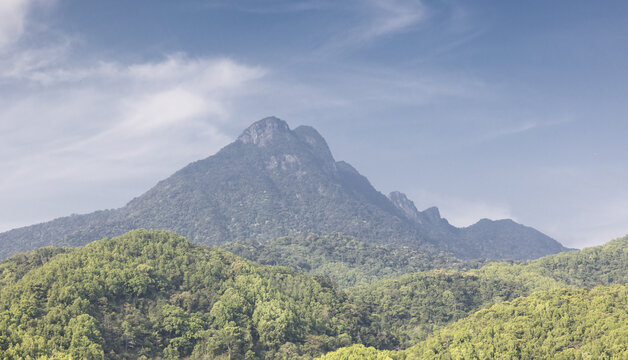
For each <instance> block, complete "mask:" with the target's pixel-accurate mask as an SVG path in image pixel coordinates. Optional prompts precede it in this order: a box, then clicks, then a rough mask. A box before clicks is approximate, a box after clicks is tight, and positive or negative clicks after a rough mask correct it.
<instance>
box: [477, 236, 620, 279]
mask: <svg viewBox="0 0 628 360" xmlns="http://www.w3.org/2000/svg"><path fill="white" fill-rule="evenodd" d="M473 272H474V273H476V274H479V275H481V276H486V277H493V278H500V279H503V280H516V281H519V282H522V283H524V284H525V285H526V287H528V288H529V289H531V290H548V289H552V288H556V287H564V286H577V287H582V286H589V287H592V286H597V285H611V284H626V283H628V236H625V237H622V238H619V239H615V240H613V241H609V242H608V243H606V244H604V245H600V246H594V247H590V248H585V249H582V250H579V251H570V252H565V253H561V254H555V255H550V256H546V257H543V258H540V259H537V260H531V261H527V262H525V263H521V264H510V263H505V262H495V263H490V264H487V265H486V266H483V267H481V268H480V269H477V270H473Z"/></svg>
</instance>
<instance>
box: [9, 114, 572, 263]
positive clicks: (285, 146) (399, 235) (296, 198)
mask: <svg viewBox="0 0 628 360" xmlns="http://www.w3.org/2000/svg"><path fill="white" fill-rule="evenodd" d="M399 194H400V193H399ZM401 195H402V194H401ZM404 201H405V202H406V203H405V204H403V202H404ZM404 205H405V207H404ZM410 205H411V206H410ZM413 211H414V212H416V214H415V215H416V216H413V215H412V214H413ZM136 228H156V229H164V230H172V231H175V232H177V233H179V234H181V235H184V236H186V237H187V238H188V239H190V240H192V241H194V242H197V243H202V244H212V245H216V244H219V243H223V242H228V241H234V240H256V241H260V242H264V241H268V240H271V239H275V238H278V237H282V236H292V235H296V234H300V233H321V234H324V233H335V232H342V233H346V234H349V235H353V236H356V237H359V238H361V239H363V240H365V241H368V242H370V243H378V244H387V245H394V246H410V247H414V248H417V249H421V250H424V251H433V252H436V253H438V252H441V251H449V252H452V253H453V254H454V255H456V256H458V257H463V258H492V259H528V258H535V257H539V256H542V255H546V254H551V253H556V252H560V251H564V250H565V248H563V247H562V246H561V245H560V244H559V243H558V242H556V241H555V240H553V239H551V238H549V237H546V236H544V235H542V234H540V233H538V232H536V231H531V230H530V229H529V228H525V227H522V226H521V225H518V224H515V223H514V222H495V223H493V222H484V223H482V224H478V225H477V226H474V227H471V228H463V229H458V228H455V227H453V226H451V225H449V223H447V221H446V220H445V219H442V218H441V217H440V214H439V213H438V210H437V209H436V208H431V209H428V210H426V211H424V212H418V211H416V208H415V207H414V204H411V202H410V201H409V200H408V199H407V198H406V197H405V196H397V197H394V196H391V198H390V199H389V198H388V197H386V196H384V195H383V194H381V193H380V192H378V191H377V190H375V189H374V188H373V186H371V184H370V183H369V181H368V180H367V179H366V178H365V177H364V176H362V175H361V174H360V173H359V172H358V171H357V170H355V169H354V168H353V167H352V166H351V165H349V164H347V163H345V162H342V161H335V159H334V158H333V156H332V154H331V152H330V150H329V148H328V146H327V144H326V142H325V140H324V139H323V138H322V136H321V135H320V134H319V133H318V132H317V131H316V130H314V129H313V128H311V127H307V126H300V127H298V128H296V129H294V130H291V129H290V128H289V127H288V125H287V124H286V123H285V122H284V121H282V120H279V119H277V118H266V119H263V120H260V121H258V122H256V123H254V124H253V125H251V126H250V127H249V128H248V129H246V130H245V131H244V132H243V133H242V135H240V137H239V138H238V139H237V140H236V141H235V142H234V143H232V144H230V145H228V146H226V147H225V148H223V149H222V150H221V151H219V152H218V153H217V154H215V155H213V156H210V157H209V158H206V159H204V160H200V161H196V162H194V163H191V164H189V165H188V166H186V167H184V168H183V169H181V170H179V171H177V172H176V173H175V174H173V175H172V176H170V177H169V178H167V179H165V180H163V181H161V182H159V183H158V184H157V185H156V186H155V187H153V188H152V189H150V190H149V191H148V192H146V193H145V194H143V195H141V196H139V197H138V198H135V199H133V200H132V201H131V202H129V203H128V204H127V205H126V206H124V207H122V208H120V209H116V210H105V211H97V212H94V213H91V214H87V215H75V216H69V217H65V218H60V219H56V220H53V221H51V222H47V223H43V224H38V225H33V226H28V227H24V228H19V229H14V230H11V231H8V232H5V233H1V234H0V258H6V257H8V256H9V255H11V254H13V253H16V252H19V251H28V250H32V249H35V248H38V247H42V246H48V245H57V246H78V245H84V244H86V243H88V242H90V241H94V240H97V239H100V238H102V237H105V236H107V237H111V236H117V235H121V234H123V233H125V232H127V231H130V230H132V229H136Z"/></svg>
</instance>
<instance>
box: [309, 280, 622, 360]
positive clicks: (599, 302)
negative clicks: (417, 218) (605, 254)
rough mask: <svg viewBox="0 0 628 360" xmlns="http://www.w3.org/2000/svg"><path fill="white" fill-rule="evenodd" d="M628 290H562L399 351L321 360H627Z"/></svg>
mask: <svg viewBox="0 0 628 360" xmlns="http://www.w3.org/2000/svg"><path fill="white" fill-rule="evenodd" d="M626 358H628V286H627V285H613V286H610V287H606V286H598V287H595V288H593V289H591V288H583V289H559V290H553V291H550V292H544V293H538V294H535V295H532V296H529V297H522V298H518V299H516V300H513V301H512V302H504V303H500V304H496V305H493V306H492V307H491V308H489V309H483V310H480V311H478V312H477V313H475V314H473V315H472V316H470V317H468V318H465V319H463V320H460V321H458V322H456V323H454V324H451V325H449V326H447V327H446V328H444V329H442V330H441V331H438V332H437V333H435V334H433V335H431V336H430V337H429V338H428V339H426V340H425V341H423V342H420V343H418V344H417V345H415V346H413V347H411V348H409V349H407V350H405V351H399V352H393V351H377V350H375V349H374V348H367V347H365V346H363V345H354V346H351V347H349V348H344V349H340V350H338V351H335V352H332V353H329V354H326V355H324V356H322V357H321V358H320V359H323V360H336V359H343V360H345V359H377V360H380V359H396V360H397V359H398V360H402V359H408V360H411V359H626Z"/></svg>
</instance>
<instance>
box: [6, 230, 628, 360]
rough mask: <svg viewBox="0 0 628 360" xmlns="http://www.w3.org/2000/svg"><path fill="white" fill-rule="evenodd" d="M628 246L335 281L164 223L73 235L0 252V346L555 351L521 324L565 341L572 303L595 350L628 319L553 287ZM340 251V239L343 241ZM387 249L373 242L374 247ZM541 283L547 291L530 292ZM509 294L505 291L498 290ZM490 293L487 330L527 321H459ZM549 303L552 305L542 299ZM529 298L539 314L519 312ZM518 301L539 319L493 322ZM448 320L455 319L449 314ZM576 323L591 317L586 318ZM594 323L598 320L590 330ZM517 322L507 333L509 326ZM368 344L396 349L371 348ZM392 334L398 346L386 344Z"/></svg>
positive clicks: (286, 353) (622, 265)
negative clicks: (187, 235)
mask: <svg viewBox="0 0 628 360" xmlns="http://www.w3.org/2000/svg"><path fill="white" fill-rule="evenodd" d="M347 240H349V241H347ZM281 241H286V243H287V244H288V245H289V246H292V247H294V251H293V252H292V253H290V252H287V254H288V255H287V258H289V259H291V258H292V256H293V255H294V256H296V258H294V259H291V260H290V261H297V259H298V256H301V255H300V254H302V250H303V249H302V248H300V247H301V246H303V247H304V248H305V249H310V248H311V249H319V250H321V254H320V255H315V256H314V257H312V259H315V258H317V256H320V259H322V260H325V259H330V258H332V257H333V255H331V254H328V253H325V251H322V249H323V248H322V247H319V248H316V247H311V246H310V247H309V248H308V245H307V244H308V243H314V242H316V243H318V242H323V243H327V244H328V245H329V246H335V243H336V242H340V243H344V244H346V245H345V246H346V247H347V249H351V247H355V248H357V249H358V250H359V249H369V247H370V246H373V245H371V244H366V243H364V242H361V241H358V240H356V239H353V238H348V237H346V236H344V235H340V234H335V235H331V236H325V237H320V236H317V235H309V236H304V237H298V238H293V239H290V238H284V239H279V240H278V241H277V243H275V245H277V244H279V245H278V246H281ZM627 248H628V237H626V238H622V239H618V240H615V241H613V242H610V243H608V244H606V245H604V246H600V247H596V248H590V249H585V250H582V251H577V252H570V253H565V254H558V255H552V256H548V257H546V258H542V259H538V260H535V261H530V262H528V263H525V264H507V263H498V264H489V265H487V266H484V267H482V268H480V269H477V270H472V271H470V272H466V273H465V272H460V271H455V270H451V271H443V270H433V271H428V272H419V273H412V274H407V275H404V276H402V277H400V278H398V279H388V280H382V281H378V282H375V283H373V284H370V285H365V286H359V287H353V288H348V289H347V290H346V291H343V290H340V289H339V288H337V287H336V285H335V283H334V282H333V281H331V280H329V279H328V278H326V277H323V276H313V275H305V274H299V273H295V272H294V271H292V270H290V269H288V268H287V267H280V266H279V267H278V266H266V265H260V264H256V263H253V262H250V261H248V260H245V259H242V258H240V257H238V256H236V255H233V254H231V253H229V252H227V251H224V250H220V249H212V248H208V247H205V246H201V245H192V244H190V243H189V242H188V241H187V240H185V239H184V238H182V237H180V236H178V235H175V234H174V233H171V232H166V231H155V230H151V231H146V230H137V231H133V232H130V233H127V234H125V235H124V236H121V237H116V238H113V239H103V240H100V241H97V242H94V243H92V244H89V245H87V246H85V247H83V248H72V249H56V248H43V249H40V250H37V251H33V252H30V253H26V254H18V255H15V256H13V257H12V258H11V259H8V260H5V261H4V262H2V263H0V358H3V359H26V358H32V359H48V358H50V359H52V358H54V359H64V358H67V359H71V358H72V359H77V358H80V359H142V358H154V359H160V358H162V359H168V358H172V359H174V358H190V359H206V358H212V359H213V358H218V359H220V358H231V359H247V358H248V359H307V358H311V357H313V356H316V355H320V354H322V353H325V352H327V351H331V350H334V349H337V348H339V347H342V346H349V345H351V344H362V345H364V346H353V347H349V348H345V349H341V350H339V352H337V353H332V354H330V355H328V356H331V358H332V359H333V358H334V357H333V356H341V357H340V358H350V357H351V356H353V357H360V356H375V357H372V358H385V357H386V356H388V357H391V358H400V359H401V358H416V356H419V358H431V357H430V356H432V355H433V354H432V355H430V354H431V353H429V351H435V350H433V349H437V351H438V352H439V354H440V355H438V356H441V355H442V357H439V358H458V357H460V356H459V355H460V354H463V356H464V358H473V357H469V354H472V351H475V352H476V353H477V354H490V351H494V352H495V354H497V353H498V352H499V353H500V354H502V353H503V354H510V353H509V352H508V351H520V354H524V355H525V356H524V357H526V356H527V355H529V354H535V355H539V356H540V355H543V354H545V352H547V354H552V356H554V355H556V356H557V357H560V356H563V355H565V354H568V355H573V354H576V355H578V354H580V353H578V352H575V353H573V352H569V353H564V354H563V353H559V350H560V351H563V350H564V349H562V350H561V349H558V348H556V347H555V346H554V345H551V346H549V347H548V349H549V350H548V349H545V347H547V346H545V345H543V344H541V345H538V344H537V345H538V346H537V345H535V344H531V345H528V343H527V341H528V339H527V337H529V336H533V335H534V336H536V335H538V334H539V333H541V332H542V331H546V330H547V331H549V333H550V334H551V336H552V337H551V338H548V339H550V340H547V341H551V342H554V341H556V342H558V343H564V342H565V341H566V340H565V339H566V338H565V336H566V335H565V333H564V331H567V330H560V329H562V328H560V327H561V326H563V327H564V326H572V325H573V324H572V322H570V321H568V320H561V319H563V318H565V317H570V316H572V314H571V313H569V311H571V310H570V309H572V307H573V309H575V311H576V313H574V314H573V317H574V318H575V319H577V321H581V322H582V323H583V324H584V325H583V326H584V327H577V328H575V331H577V333H576V335H574V336H573V342H574V344H575V345H573V346H574V347H575V348H576V350H577V351H580V350H579V348H578V346H580V347H581V348H583V349H585V350H583V351H587V352H590V353H591V354H596V355H598V354H599V350H600V349H603V347H601V345H600V344H603V343H602V342H599V341H598V337H600V338H601V339H603V340H600V341H609V343H610V344H611V347H610V348H609V349H610V350H608V351H610V352H611V354H615V353H616V351H618V350H617V349H618V348H617V346H616V345H617V344H621V341H620V340H622V339H623V338H622V336H624V337H625V336H626V335H627V334H628V333H627V332H626V331H625V328H624V327H617V326H615V325H616V324H615V323H614V322H612V321H611V322H610V323H609V324H606V323H602V325H604V326H607V325H608V326H607V327H606V328H604V327H603V326H602V325H600V324H599V323H598V322H597V321H601V320H598V319H594V318H595V317H599V318H604V319H606V318H613V319H619V320H620V321H623V319H624V318H623V316H625V314H622V313H621V312H617V311H616V309H610V308H609V307H608V306H610V305H609V304H610V303H609V302H608V301H606V300H604V301H602V302H598V303H600V304H604V306H603V307H601V308H600V309H598V310H595V311H597V312H593V313H591V314H594V315H591V317H592V319H581V317H582V313H584V312H586V311H594V309H588V310H587V309H583V308H580V307H579V306H580V305H578V304H577V301H579V300H578V299H579V298H578V296H579V295H577V294H580V293H578V292H577V291H576V292H565V293H556V292H555V290H556V288H561V287H570V286H571V287H576V286H581V285H583V283H582V282H583V281H584V280H582V279H591V280H588V282H587V284H586V285H593V284H594V282H596V281H599V282H600V283H603V284H612V283H617V282H620V283H621V282H623V281H624V280H625V279H626V277H627V276H628V274H627V270H628V269H626V263H627V261H628V259H626V249H627ZM376 249H377V247H376ZM251 251H253V250H251ZM328 251H330V249H328ZM350 253H351V251H350V250H347V252H346V253H345V254H346V255H348V254H350ZM386 254H388V252H386V251H384V250H381V253H380V255H384V256H385V255H386ZM339 255H340V256H343V255H342V253H340V254H339ZM355 255H356V259H360V257H361V256H362V255H363V254H361V253H360V251H357V252H356V254H355ZM365 259H366V261H367V263H368V261H371V258H369V257H366V258H365ZM409 259H412V257H411V256H410V257H409ZM386 261H387V260H386ZM347 263H348V264H359V263H360V261H359V260H349V261H348V262H347ZM384 263H385V261H384ZM358 268H359V267H356V269H358ZM310 270H311V269H310ZM356 271H357V270H356ZM547 271H549V273H548V274H546V273H545V272H547ZM551 274H555V275H554V276H550V275H551ZM587 274H590V276H589V275H587ZM544 289H554V290H552V291H554V292H551V293H541V292H539V290H544ZM611 289H616V288H611ZM617 291H619V290H617ZM617 291H615V290H612V291H611V292H610V293H612V294H614V295H612V296H619V297H621V296H624V297H625V295H626V294H625V287H624V290H623V293H622V292H621V291H619V292H617ZM531 293H532V294H533V295H532V296H533V299H537V300H538V299H540V300H542V301H545V300H547V299H553V297H554V296H555V294H562V295H558V298H559V300H556V301H550V302H549V303H548V304H545V305H543V304H540V303H539V302H538V301H537V302H534V301H536V300H531V301H532V302H531V303H529V302H526V301H527V300H513V299H516V298H519V297H521V296H527V295H529V294H531ZM547 294H550V295H547ZM551 294H554V295H551ZM564 294H572V295H573V294H575V295H574V296H572V298H573V299H576V303H574V305H573V306H565V307H560V306H562V304H563V303H565V301H564V300H561V299H562V297H563V296H564ZM548 296H549V297H548ZM570 296H571V295H570ZM587 296H588V295H587ZM595 296H597V295H592V296H589V297H587V302H592V303H594V304H595V303H596V301H597V300H596V298H595ZM510 300H513V302H512V303H508V302H507V301H510ZM540 300H539V301H540ZM569 301H571V300H569ZM609 301H610V300H609ZM622 301H623V302H624V303H625V299H623V300H621V301H618V302H617V306H619V307H621V306H624V308H623V311H624V313H625V312H626V310H627V308H626V307H625V304H624V303H622ZM495 303H497V305H495V306H493V307H491V310H490V311H496V310H495V309H498V310H499V309H506V310H507V311H506V310H503V311H502V310H499V311H497V314H496V315H494V316H493V315H491V316H492V317H489V318H487V317H478V315H477V314H476V315H475V316H474V317H472V318H471V319H480V320H481V324H480V325H482V324H485V323H486V322H487V321H488V320H491V319H493V320H495V322H496V323H495V329H498V330H495V331H500V332H503V333H504V334H508V331H511V330H512V331H514V330H513V329H515V328H516V327H520V326H527V327H528V328H530V329H532V330H530V331H531V332H530V333H529V334H528V333H526V332H524V333H522V334H523V335H521V334H520V335H521V336H523V337H522V338H521V339H522V340H521V341H515V340H512V339H513V338H512V336H511V335H507V336H506V335H505V336H506V337H504V338H503V339H501V340H499V339H498V340H490V341H488V340H487V339H485V338H484V336H487V334H490V333H489V332H478V331H476V332H475V333H473V332H471V330H470V329H474V326H476V325H475V323H473V322H472V321H476V320H468V321H471V322H469V323H465V321H467V320H460V319H464V318H465V317H466V316H468V315H469V314H472V313H473V312H475V311H477V310H479V309H481V308H486V307H488V306H491V304H495ZM511 304H524V305H525V306H524V305H521V306H524V309H523V310H518V308H516V307H517V306H520V305H511ZM555 304H557V305H558V308H557V309H553V306H554V305H555ZM496 306H497V307H496ZM499 306H501V307H499ZM513 306H515V307H514V308H513ZM587 306H588V305H587ZM534 309H539V311H540V312H541V314H537V315H535V314H532V313H531V312H533V311H534ZM609 309H610V310H609ZM484 311H486V310H484ZM518 311H521V313H522V314H524V315H525V319H519V320H521V321H523V320H526V319H532V320H534V319H537V318H538V319H537V320H535V321H538V323H537V322H534V321H532V320H530V321H532V324H527V323H524V322H518V323H516V324H515V325H512V326H511V325H508V324H503V322H505V321H506V320H507V316H506V315H505V314H510V315H511V316H514V318H515V319H517V316H518V315H517V314H519V313H520V312H518ZM526 311H527V312H526ZM605 311H612V312H611V313H610V314H606V313H605ZM478 314H480V313H478ZM513 314H514V315H513ZM552 314H554V315H552ZM545 317H549V319H546V318H545ZM487 319H488V320H487ZM456 320H460V322H458V323H456V324H453V325H452V322H454V321H456ZM480 320H477V321H480ZM526 321H527V320H526ZM613 321H614V320H613ZM448 324H449V325H448ZM459 324H467V325H459ZM540 324H541V325H540ZM544 324H549V325H544ZM605 324H606V325H605ZM480 325H477V326H480ZM589 325H590V326H591V327H592V329H593V330H588V329H589V328H588V327H587V326H589ZM573 326H576V325H573ZM578 326H579V325H578ZM539 327H540V328H539ZM452 329H453V330H452ZM539 329H540V330H539ZM548 329H549V330H548ZM556 329H558V330H556ZM596 329H597V330H596ZM599 329H602V330H604V331H605V332H604V333H603V334H601V333H600V332H599V331H598V330H599ZM568 330H569V331H571V330H572V329H571V328H569V329H568ZM607 330H608V331H607ZM434 331H437V332H436V333H434ZM487 331H488V330H487ZM587 331H588V332H587ZM600 331H601V330H600ZM442 334H447V335H442ZM456 334H467V335H465V336H467V337H466V338H465V337H464V336H463V335H459V337H456V336H458V335H456ZM468 334H476V335H477V336H479V337H480V338H479V339H478V340H477V345H476V342H475V341H476V340H474V338H473V336H475V335H471V338H469V336H470V335H468ZM517 334H519V333H516V334H515V335H513V336H520V335H517ZM509 336H510V337H509ZM546 336H549V335H546ZM607 336H609V337H608V338H607ZM443 339H445V340H443ZM447 339H450V340H451V341H450V342H447V341H446V340H447ZM618 339H619V340H618ZM423 340H424V341H423ZM513 341H514V343H515V345H512V343H513ZM589 343H591V345H589ZM415 344H418V345H416V346H412V345H415ZM426 344H427V345H426ZM469 344H472V346H471V345H469ZM486 344H492V345H491V346H492V347H489V348H485V347H484V346H485V345H486ZM522 344H523V345H522ZM524 345H525V346H524ZM368 346H370V347H374V348H378V349H390V350H398V351H376V350H375V349H374V348H368ZM409 346H412V347H410V348H408V347H409ZM469 346H471V347H469ZM513 346H515V347H514V348H513ZM517 346H518V347H517ZM539 346H541V347H539ZM565 346H567V345H565ZM569 346H571V345H568V346H567V347H569ZM404 348H408V349H407V350H405V351H401V350H399V349H404ZM426 349H428V350H426ZM429 349H432V350H429ZM470 349H471V350H470ZM487 349H488V350H487ZM491 349H492V350H491ZM513 349H514V350H513ZM619 350H621V348H619ZM426 351H427V352H426ZM465 351H466V352H465ZM468 351H471V352H468ZM605 351H606V350H605ZM426 354H427V355H426ZM443 354H445V355H443ZM515 354H516V352H515ZM582 354H583V355H586V354H585V353H582ZM342 356H344V357H342ZM434 356H437V355H433V356H432V357H434ZM478 356H479V358H483V356H484V358H487V356H488V355H478ZM505 356H506V355H505ZM565 356H567V355H565ZM578 356H579V355H578ZM600 358H604V357H600Z"/></svg>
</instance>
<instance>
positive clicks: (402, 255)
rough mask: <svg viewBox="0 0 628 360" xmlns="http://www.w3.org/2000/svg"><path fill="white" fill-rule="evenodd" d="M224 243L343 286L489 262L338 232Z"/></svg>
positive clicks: (252, 257) (231, 248)
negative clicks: (379, 242) (386, 243)
mask: <svg viewBox="0 0 628 360" xmlns="http://www.w3.org/2000/svg"><path fill="white" fill-rule="evenodd" d="M220 247H221V248H223V249H225V250H228V251H230V252H233V253H234V254H236V255H238V256H242V257H244V258H247V259H250V260H253V261H256V262H259V263H261V264H266V265H281V266H288V267H290V268H292V269H294V270H298V271H302V272H307V273H311V274H317V275H324V276H327V277H329V278H331V279H332V280H334V281H336V282H337V283H338V284H339V285H340V286H341V287H349V286H355V285H364V284H369V283H372V282H374V281H377V280H380V279H387V278H396V277H398V276H400V275H403V274H407V273H413V272H419V271H426V270H431V269H456V270H468V269H472V268H477V267H479V266H481V265H482V264H484V263H485V262H484V261H468V260H466V261H465V260H461V259H458V258H456V257H453V256H451V255H448V254H447V253H444V252H441V253H435V252H426V251H421V250H418V249H415V248H412V247H407V246H406V247H392V246H386V245H380V244H372V243H368V242H366V241H363V240H360V239H358V238H355V237H353V236H350V235H344V234H340V233H335V234H324V235H317V234H304V235H295V236H285V237H281V238H278V239H274V240H270V241H267V242H265V243H259V242H257V241H237V242H231V243H226V244H223V245H220Z"/></svg>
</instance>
